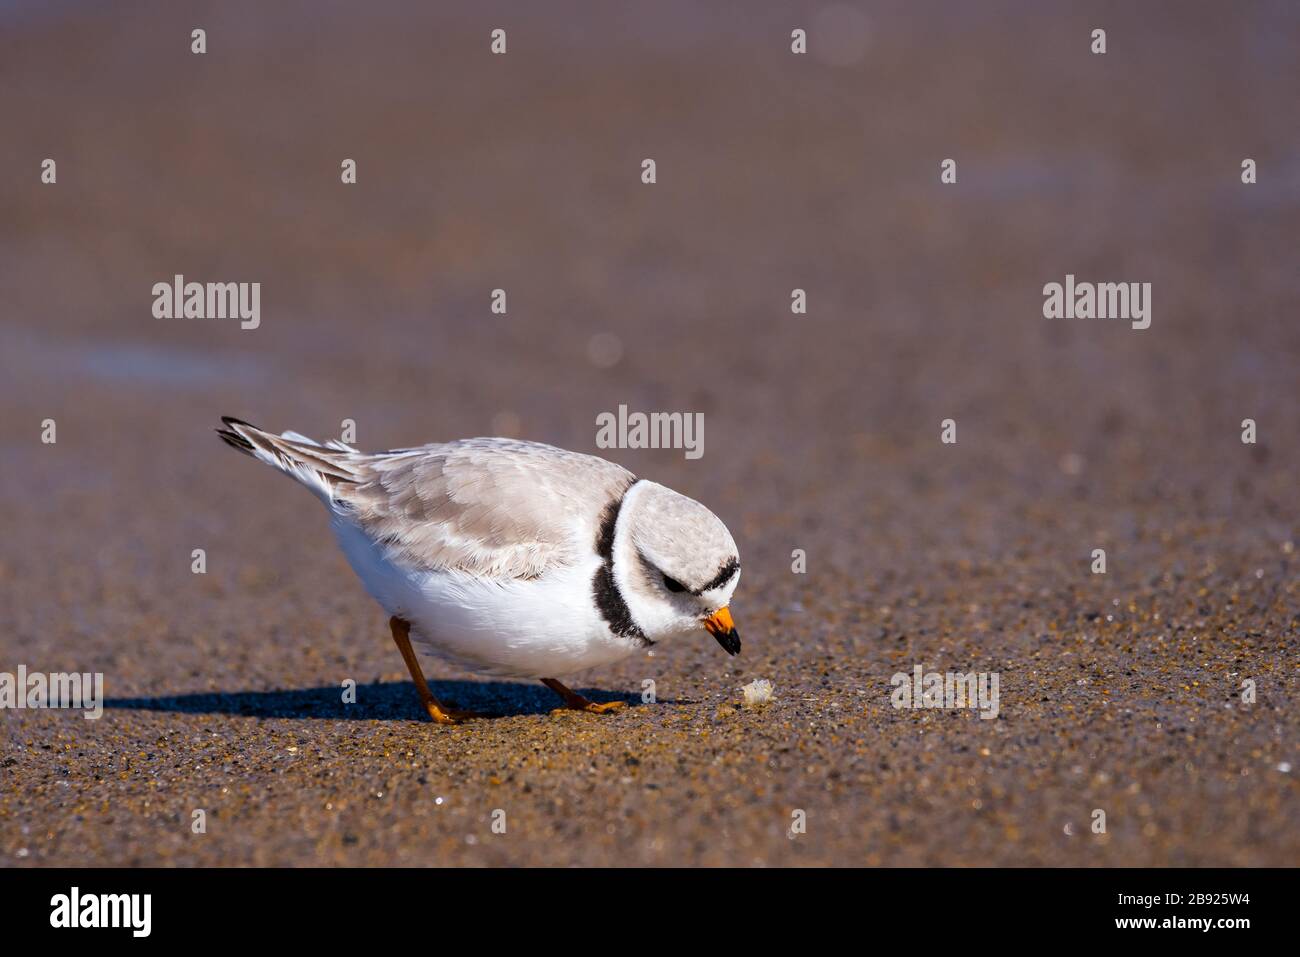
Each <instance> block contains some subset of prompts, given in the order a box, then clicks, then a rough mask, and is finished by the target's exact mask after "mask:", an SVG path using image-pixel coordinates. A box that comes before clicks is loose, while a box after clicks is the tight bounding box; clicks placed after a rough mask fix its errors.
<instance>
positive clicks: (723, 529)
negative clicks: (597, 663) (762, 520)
mask: <svg viewBox="0 0 1300 957" xmlns="http://www.w3.org/2000/svg"><path fill="white" fill-rule="evenodd" d="M614 580H615V582H616V584H617V585H618V587H619V590H620V591H621V592H622V594H623V598H624V601H625V602H626V603H627V606H628V611H629V612H630V613H631V616H632V620H633V621H634V622H635V623H636V624H637V626H638V627H640V629H641V630H642V631H643V632H644V633H645V635H646V637H647V638H649V639H650V640H652V641H659V640H661V639H663V638H668V637H672V636H675V635H680V634H687V633H690V632H698V631H699V630H700V629H703V630H705V631H707V632H708V633H709V634H711V635H712V636H713V637H714V638H715V639H717V642H718V644H720V645H721V646H722V647H723V648H724V649H725V650H726V651H727V653H728V654H732V655H735V654H739V653H740V635H739V634H738V633H737V631H736V626H735V623H734V622H733V621H732V620H731V612H730V610H729V608H728V606H729V605H730V603H731V596H732V594H733V593H734V592H735V590H736V584H737V583H738V582H739V581H740V555H739V553H738V551H737V550H736V542H735V540H734V539H733V538H732V537H731V533H730V532H729V531H727V526H725V525H723V524H722V521H721V520H720V519H719V518H718V517H717V516H716V515H714V514H713V513H712V512H710V511H709V510H708V509H707V508H705V507H704V506H703V505H701V504H700V503H699V502H697V501H695V500H694V499H690V498H687V497H686V496H685V495H680V494H678V493H677V492H674V491H673V490H672V489H670V488H666V487H664V486H662V485H659V484H658V483H656V482H647V481H640V482H637V483H636V484H635V485H633V486H632V488H631V489H629V490H628V493H627V495H626V496H625V497H624V499H623V505H622V508H621V510H620V514H619V517H618V523H617V526H616V529H615V536H614Z"/></svg>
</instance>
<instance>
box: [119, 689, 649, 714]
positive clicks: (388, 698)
mask: <svg viewBox="0 0 1300 957" xmlns="http://www.w3.org/2000/svg"><path fill="white" fill-rule="evenodd" d="M430 690H431V691H433V694H434V697H436V698H437V699H438V700H439V701H440V702H441V703H442V704H445V705H447V706H448V707H453V706H454V707H458V708H467V709H469V710H472V711H481V712H483V713H484V715H485V716H487V717H494V718H499V717H507V716H510V715H529V714H548V713H550V712H551V711H553V710H554V709H555V708H557V707H558V706H559V705H560V699H559V697H558V696H557V695H556V694H555V693H554V692H552V691H549V690H548V689H546V688H544V687H542V686H541V685H530V684H521V683H517V682H511V681H435V682H431V683H430ZM575 690H578V689H575ZM348 691H349V689H347V688H345V687H343V686H342V685H325V686H324V687H320V688H301V689H298V690H292V691H224V692H223V691H214V692H208V693H202V694H184V695H169V696H159V697H156V698H109V699H107V700H105V702H104V707H105V708H121V709H124V710H128V711H170V712H175V713H179V714H232V715H243V716H246V717H254V718H307V719H311V718H319V719H323V720H330V721H340V720H343V721H346V720H352V721H428V720H429V718H428V715H426V714H425V712H424V708H423V707H422V706H421V704H420V699H419V696H418V695H417V694H416V691H415V685H414V684H412V683H411V682H409V681H381V682H372V683H371V684H364V685H363V684H359V685H357V686H356V689H355V696H352V695H347V692H348ZM581 693H582V694H584V695H586V696H587V697H589V698H591V697H593V696H594V700H596V701H599V702H604V701H625V702H627V704H628V705H629V706H633V707H635V706H636V705H639V704H641V698H640V697H639V696H638V695H633V694H613V695H611V694H609V693H608V692H602V691H599V690H596V689H591V688H584V689H581ZM345 695H347V696H348V697H354V701H353V703H347V702H345V700H344V698H345ZM661 702H662V703H664V704H672V703H673V702H668V701H662V699H661Z"/></svg>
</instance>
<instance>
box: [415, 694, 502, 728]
mask: <svg viewBox="0 0 1300 957" xmlns="http://www.w3.org/2000/svg"><path fill="white" fill-rule="evenodd" d="M424 710H425V711H427V712H428V713H429V717H430V718H432V719H433V720H434V721H435V722H437V723H438V724H460V723H461V722H462V721H470V720H472V719H474V718H489V717H491V715H488V714H484V713H483V712H482V711H470V710H468V709H465V708H451V707H448V706H447V705H445V704H439V703H438V702H437V701H434V700H433V699H432V698H430V699H429V700H428V701H426V702H425V703H424Z"/></svg>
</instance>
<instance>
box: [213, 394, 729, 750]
mask: <svg viewBox="0 0 1300 957" xmlns="http://www.w3.org/2000/svg"><path fill="white" fill-rule="evenodd" d="M221 421H222V422H223V423H224V424H225V426H226V427H225V428H224V429H218V430H217V432H218V434H219V435H220V436H221V437H222V438H223V439H224V440H225V441H226V442H227V443H228V444H230V445H232V446H234V447H235V448H237V449H239V450H240V451H241V452H244V453H246V454H248V455H251V456H253V457H254V458H257V459H260V460H261V461H263V462H266V463H267V464H268V465H273V466H275V467H276V468H278V469H279V470H280V471H282V472H284V473H286V474H288V475H290V476H292V477H293V478H295V479H297V480H298V481H299V482H301V483H302V484H303V485H305V486H306V487H307V488H308V489H310V490H311V491H312V492H313V493H315V495H316V496H317V497H318V498H319V499H320V500H321V501H322V502H324V503H325V507H326V508H327V509H329V513H330V522H331V524H332V526H333V528H334V533H335V535H336V536H337V538H338V542H339V546H340V547H341V548H342V549H343V554H344V555H346V556H347V559H348V562H349V563H350V564H351V565H352V568H353V570H354V571H355V572H356V573H357V575H358V576H359V577H360V578H361V581H362V583H363V584H364V585H365V586H366V590H367V591H369V592H370V594H371V595H372V596H373V597H374V599H375V600H376V601H378V602H379V604H380V605H382V606H383V608H384V610H385V611H386V612H388V614H389V615H390V616H391V618H390V619H389V626H390V628H391V629H392V633H393V640H394V641H395V642H396V643H397V647H398V649H399V650H400V651H401V653H402V658H403V660H404V661H405V662H406V667H407V669H408V670H409V671H410V672H411V678H412V680H413V681H414V682H415V687H416V690H417V691H418V692H419V694H420V701H421V702H422V703H423V704H424V707H425V710H426V711H428V713H429V716H430V717H431V718H433V720H434V721H437V722H438V723H440V724H453V723H456V722H457V721H459V720H460V719H461V718H464V717H471V716H473V715H472V714H471V713H469V712H461V711H457V710H455V709H451V708H446V707H444V706H443V705H441V704H439V703H438V701H437V700H436V699H435V698H434V697H433V694H432V692H430V691H429V686H428V683H427V682H426V681H425V680H424V675H423V673H422V672H421V670H420V664H419V662H418V660H417V659H416V657H415V652H414V651H413V650H412V647H411V640H412V639H414V640H415V641H416V642H417V643H419V644H420V646H421V647H423V648H424V649H426V650H428V651H429V652H431V653H433V654H434V655H437V656H438V657H440V658H443V659H445V660H448V661H451V662H454V663H455V664H458V665H460V666H462V667H465V668H467V669H469V670H471V671H476V672H480V673H483V674H490V675H506V676H510V677H517V678H540V679H541V680H542V683H543V684H545V685H546V686H547V687H549V688H550V689H551V690H553V691H555V692H556V693H557V694H559V695H560V697H561V698H563V699H564V706H565V707H566V708H572V709H576V710H581V711H589V712H593V713H602V712H605V711H610V710H613V709H614V708H618V707H622V705H623V702H622V701H611V702H608V703H606V704H596V703H595V702H593V701H589V700H587V699H586V698H584V697H582V696H581V695H579V694H577V693H576V692H574V691H571V690H569V689H568V688H566V687H565V686H564V685H562V684H560V682H559V681H557V680H556V677H555V676H557V675H568V674H572V673H574V672H577V671H583V670H585V669H587V668H592V667H595V666H596V665H603V664H608V663H610V662H613V661H618V660H619V659H620V658H625V657H627V656H628V655H631V654H634V653H635V652H637V651H641V650H642V649H645V648H649V647H650V646H651V645H654V644H656V643H657V642H660V641H663V640H664V639H666V638H671V637H674V636H676V635H682V634H687V633H692V632H698V631H699V630H700V629H704V630H705V631H707V632H709V633H710V634H711V635H713V637H714V638H715V639H717V641H718V644H720V645H721V646H722V647H723V648H724V649H725V650H726V651H727V652H728V653H729V654H733V655H735V654H739V652H740V637H739V635H738V634H737V633H736V627H735V625H734V624H733V623H732V619H731V612H730V611H729V610H728V604H729V602H730V601H731V596H732V593H733V592H734V591H735V590H736V584H737V582H738V581H739V580H740V558H739V555H738V553H737V551H736V543H735V541H734V540H733V539H732V537H731V533H730V532H728V531H727V527H726V526H725V525H723V524H722V522H721V520H719V519H718V517H717V516H716V515H714V514H713V513H712V512H710V511H709V510H708V509H707V508H705V507H704V506H703V505H701V504H700V503H699V502H696V501H694V500H693V499H689V498H687V497H686V496H684V495H680V494H678V493H677V492H674V491H673V490H672V489H670V488H666V487H664V486H663V485H659V484H658V483H656V482H649V481H646V480H645V479H638V478H637V477H636V476H634V475H633V474H632V473H631V472H629V471H628V470H627V469H625V468H623V467H622V466H619V465H615V464H614V463H612V462H606V461H605V460H604V459H600V458H596V457H595V456H592V455H582V454H580V453H577V452H566V451H565V450H563V449H557V448H555V447H553V446H550V445H542V444H540V443H537V442H522V441H517V440H514V439H462V440H460V441H456V442H448V443H445V444H432V445H425V446H421V447H420V448H415V449H396V450H394V451H392V452H376V453H365V452H359V451H357V450H356V449H354V448H352V447H351V446H349V445H344V444H343V443H342V442H338V441H330V442H327V443H326V444H325V445H321V444H319V443H318V442H316V441H314V440H312V439H309V438H307V437H306V436H305V435H300V434H298V433H297V432H285V433H282V434H281V435H274V434H272V433H270V432H264V431H263V430H261V429H259V428H256V427H255V426H252V425H249V424H248V423H247V422H241V421H240V420H238V419H232V418H229V417H223V418H222V420H221Z"/></svg>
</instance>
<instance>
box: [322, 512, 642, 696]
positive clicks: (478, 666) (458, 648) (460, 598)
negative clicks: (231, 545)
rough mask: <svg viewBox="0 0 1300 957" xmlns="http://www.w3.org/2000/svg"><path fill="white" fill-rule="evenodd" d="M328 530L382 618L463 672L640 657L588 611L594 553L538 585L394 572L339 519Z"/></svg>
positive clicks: (547, 669)
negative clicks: (404, 627)
mask: <svg viewBox="0 0 1300 957" xmlns="http://www.w3.org/2000/svg"><path fill="white" fill-rule="evenodd" d="M333 525H334V531H335V534H336V535H337V536H338V540H339V546H340V547H341V548H342V549H343V554H344V555H346V556H347V559H348V563H349V564H351V566H352V568H353V570H354V571H355V572H356V573H357V575H358V577H360V579H361V581H362V583H363V584H364V585H365V587H366V590H367V591H369V592H370V594H371V595H372V596H373V597H374V598H375V600H376V601H378V602H379V604H380V605H382V606H383V608H384V610H385V611H387V612H388V614H390V615H397V616H400V617H402V618H405V619H406V620H407V621H409V622H410V623H411V637H412V638H413V639H414V640H415V641H416V642H417V643H419V644H420V645H422V646H423V647H425V648H426V649H428V650H429V651H430V652H432V653H433V654H435V655H437V656H439V657H441V658H444V659H446V660H448V661H451V662H453V663H455V664H457V665H460V666H461V667H464V668H466V669H468V670H470V671H476V672H479V673H481V674H489V675H504V676H508V677H515V678H559V677H563V676H565V675H570V674H573V673H574V672H578V671H583V670H585V669H587V668H594V667H596V666H597V665H603V664H609V663H611V662H614V661H618V660H620V659H622V658H626V657H627V656H628V655H630V654H632V653H633V652H635V651H637V650H638V648H637V645H636V643H635V642H633V641H631V640H629V639H626V638H621V637H619V636H617V635H614V634H613V633H611V632H610V630H609V628H608V626H607V625H606V624H605V621H604V619H603V618H601V616H600V612H599V611H598V610H597V608H596V603H595V599H594V596H593V590H592V578H593V576H594V575H595V572H596V569H597V568H598V567H599V566H600V559H599V557H598V556H596V555H595V553H594V552H593V553H592V555H591V558H590V560H589V561H588V562H582V563H578V564H575V565H572V566H568V567H566V568H560V569H556V570H554V571H552V572H548V573H546V574H544V575H542V576H541V577H539V578H535V579H529V580H522V579H512V580H506V581H498V580H493V579H483V578H478V577H475V576H472V575H467V574H465V573H462V572H455V571H433V572H429V571H416V570H409V569H404V568H401V567H398V566H395V565H394V564H392V563H391V562H389V561H388V560H387V558H385V557H384V554H383V551H382V550H381V549H380V548H379V547H378V546H376V545H375V544H374V542H372V541H371V540H370V538H369V537H368V536H366V535H365V534H364V533H363V532H362V531H361V530H360V529H358V528H357V527H356V526H355V525H354V524H352V523H351V522H350V521H348V520H347V519H346V518H344V517H342V516H339V517H336V518H335V520H334V522H333Z"/></svg>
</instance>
